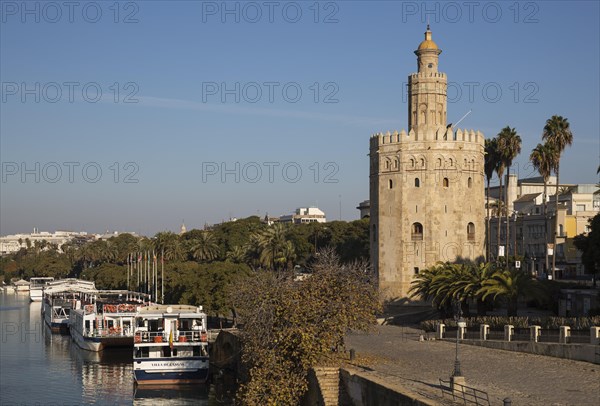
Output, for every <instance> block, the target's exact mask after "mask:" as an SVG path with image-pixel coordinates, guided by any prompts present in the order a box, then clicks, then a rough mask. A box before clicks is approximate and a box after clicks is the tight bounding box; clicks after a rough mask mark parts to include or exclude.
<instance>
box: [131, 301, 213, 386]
mask: <svg viewBox="0 0 600 406" xmlns="http://www.w3.org/2000/svg"><path fill="white" fill-rule="evenodd" d="M134 338H135V339H134V344H133V373H134V378H135V381H136V383H137V384H139V385H148V384H154V385H171V384H194V383H205V382H206V381H207V379H208V368H209V359H208V334H207V317H206V314H205V313H204V312H203V311H202V306H200V307H195V306H188V305H153V306H148V307H145V308H141V309H140V310H139V312H138V313H137V315H136V317H135V337H134Z"/></svg>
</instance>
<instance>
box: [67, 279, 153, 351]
mask: <svg viewBox="0 0 600 406" xmlns="http://www.w3.org/2000/svg"><path fill="white" fill-rule="evenodd" d="M148 298H149V295H146V294H143V293H137V292H130V291H126V290H104V291H102V290H101V291H98V292H97V294H96V295H93V296H91V297H90V298H89V299H90V300H89V301H87V302H82V303H80V302H77V303H76V306H75V308H74V309H72V310H71V312H70V314H69V319H70V321H69V324H70V326H69V329H70V333H71V337H73V340H74V341H75V343H77V345H78V346H79V347H81V348H83V349H84V350H89V351H102V350H103V349H105V348H108V347H133V332H134V328H133V325H134V321H135V315H136V313H137V311H138V309H139V308H140V307H142V306H146V305H147V304H148V302H147V300H148Z"/></svg>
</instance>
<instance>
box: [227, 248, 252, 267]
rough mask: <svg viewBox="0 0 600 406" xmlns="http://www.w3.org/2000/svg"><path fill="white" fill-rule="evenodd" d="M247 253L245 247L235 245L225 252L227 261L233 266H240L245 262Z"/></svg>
mask: <svg viewBox="0 0 600 406" xmlns="http://www.w3.org/2000/svg"><path fill="white" fill-rule="evenodd" d="M247 254H248V251H247V249H246V247H245V246H239V245H236V246H235V247H233V248H232V249H231V250H230V251H228V252H227V255H226V258H227V261H229V262H233V263H235V264H242V263H244V262H245V261H246V258H247Z"/></svg>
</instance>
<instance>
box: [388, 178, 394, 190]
mask: <svg viewBox="0 0 600 406" xmlns="http://www.w3.org/2000/svg"><path fill="white" fill-rule="evenodd" d="M388 186H389V188H390V189H392V188H393V187H394V182H393V181H392V180H391V179H390V180H388Z"/></svg>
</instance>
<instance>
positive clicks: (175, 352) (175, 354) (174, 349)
mask: <svg viewBox="0 0 600 406" xmlns="http://www.w3.org/2000/svg"><path fill="white" fill-rule="evenodd" d="M173 356H174V357H176V356H177V348H173Z"/></svg>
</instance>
